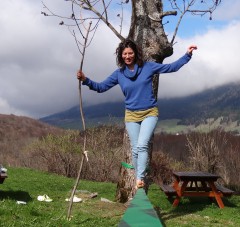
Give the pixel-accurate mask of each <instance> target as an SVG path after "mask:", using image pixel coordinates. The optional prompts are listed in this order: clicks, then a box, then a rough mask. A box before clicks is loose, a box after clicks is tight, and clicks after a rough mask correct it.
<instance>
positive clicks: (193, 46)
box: [187, 45, 197, 54]
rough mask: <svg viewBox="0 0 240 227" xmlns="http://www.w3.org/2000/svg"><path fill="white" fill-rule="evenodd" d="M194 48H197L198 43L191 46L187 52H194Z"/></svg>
mask: <svg viewBox="0 0 240 227" xmlns="http://www.w3.org/2000/svg"><path fill="white" fill-rule="evenodd" d="M193 50H197V46H196V45H191V46H189V47H188V49H187V53H188V54H192V52H193Z"/></svg>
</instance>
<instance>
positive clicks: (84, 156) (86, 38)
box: [67, 22, 92, 220]
mask: <svg viewBox="0 0 240 227" xmlns="http://www.w3.org/2000/svg"><path fill="white" fill-rule="evenodd" d="M91 24H92V22H90V23H89V27H88V29H87V34H86V37H85V38H84V39H85V41H84V46H83V52H82V59H81V63H80V68H79V69H80V70H82V68H83V61H84V56H85V50H86V46H87V41H88V34H89V32H90V28H91ZM81 85H82V84H81V81H80V80H79V101H80V113H81V119H82V124H83V135H84V142H83V152H82V160H81V163H80V167H79V170H78V175H77V179H76V182H75V185H74V187H73V189H72V193H71V197H70V200H69V207H68V213H67V219H68V220H70V216H71V211H72V204H73V197H74V195H75V192H76V189H77V187H78V184H79V181H80V176H81V172H82V166H83V162H84V160H85V158H86V159H87V153H86V141H87V137H86V124H85V118H84V113H83V105H82V86H81Z"/></svg>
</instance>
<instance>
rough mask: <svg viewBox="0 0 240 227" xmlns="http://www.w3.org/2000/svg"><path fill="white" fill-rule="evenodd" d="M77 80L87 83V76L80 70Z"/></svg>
mask: <svg viewBox="0 0 240 227" xmlns="http://www.w3.org/2000/svg"><path fill="white" fill-rule="evenodd" d="M77 78H78V79H79V80H80V81H85V80H86V76H85V75H84V73H83V72H82V71H81V70H79V71H78V72H77Z"/></svg>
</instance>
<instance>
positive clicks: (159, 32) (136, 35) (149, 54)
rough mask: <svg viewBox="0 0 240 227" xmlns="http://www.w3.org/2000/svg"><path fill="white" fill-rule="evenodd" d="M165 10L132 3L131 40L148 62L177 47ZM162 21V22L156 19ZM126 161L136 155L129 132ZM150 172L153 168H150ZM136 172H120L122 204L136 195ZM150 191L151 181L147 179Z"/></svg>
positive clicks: (154, 1) (154, 2)
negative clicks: (168, 31)
mask: <svg viewBox="0 0 240 227" xmlns="http://www.w3.org/2000/svg"><path fill="white" fill-rule="evenodd" d="M162 15H163V7H162V1H159V0H148V1H145V0H132V18H131V27H130V31H129V35H128V38H131V39H133V40H134V41H135V42H136V43H137V44H138V45H139V46H140V47H141V48H142V50H143V55H144V60H146V61H155V62H159V63H162V61H163V60H164V58H166V57H168V56H171V55H172V54H173V48H172V45H171V43H169V41H168V39H167V36H166V34H165V32H164V28H163V24H162V20H161V18H162ZM152 18H158V19H159V20H158V21H156V20H153V19H152ZM158 81H159V75H154V79H153V91H154V95H155V97H156V98H157V95H158ZM152 141H153V140H151V142H150V145H149V161H148V163H151V157H152V148H153V146H152V145H153V144H152ZM123 150H124V157H125V160H124V161H125V162H127V163H129V164H132V153H131V148H130V145H129V139H128V137H127V134H126V133H125V136H124V141H123ZM148 169H150V167H149V168H148ZM134 178H135V176H134V171H133V170H131V169H126V168H124V167H123V166H122V167H121V170H120V179H119V182H118V187H117V193H116V199H117V200H118V201H120V202H123V203H124V202H127V201H128V200H129V199H130V198H131V197H132V196H133V195H134V194H135V179H134ZM146 179H147V181H146V188H145V189H146V191H147V190H148V186H149V182H150V179H149V177H148V176H147V177H146Z"/></svg>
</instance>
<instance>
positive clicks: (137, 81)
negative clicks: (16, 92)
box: [77, 39, 197, 188]
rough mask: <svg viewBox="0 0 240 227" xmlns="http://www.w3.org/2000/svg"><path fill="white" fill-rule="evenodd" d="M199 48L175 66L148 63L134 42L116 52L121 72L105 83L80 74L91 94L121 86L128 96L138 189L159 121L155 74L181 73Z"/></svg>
mask: <svg viewBox="0 0 240 227" xmlns="http://www.w3.org/2000/svg"><path fill="white" fill-rule="evenodd" d="M196 49H197V46H195V45H191V46H189V48H188V50H187V53H186V54H185V55H183V57H181V58H180V59H178V60H177V61H175V62H173V63H171V64H159V63H155V62H144V61H143V56H142V51H141V49H140V48H139V47H138V46H137V45H136V44H135V43H134V42H133V41H132V40H130V39H126V40H124V41H123V42H121V43H120V44H119V46H118V48H117V49H116V56H117V57H116V62H117V65H118V66H119V68H118V69H117V70H115V71H114V72H113V73H112V74H111V75H110V76H109V77H107V78H106V79H105V80H104V81H102V82H100V83H97V82H94V81H92V80H90V79H89V78H87V77H86V76H85V75H84V73H83V72H82V71H78V73H77V78H78V79H79V80H81V81H82V84H83V85H87V86H88V87H89V88H90V89H91V90H94V91H97V92H105V91H107V90H109V89H110V88H112V87H113V86H115V85H117V84H119V85H120V87H121V89H122V92H123V94H124V96H125V107H126V111H125V124H126V129H127V132H128V135H129V138H130V143H131V148H132V157H133V165H134V169H135V173H136V188H141V187H143V186H144V176H145V172H146V166H147V161H148V147H149V141H150V139H151V136H152V135H153V132H154V129H155V127H156V124H157V121H158V108H157V100H156V99H155V97H154V94H153V89H152V79H153V75H154V74H159V73H170V72H176V71H178V70H179V69H180V68H181V67H182V66H183V65H184V64H186V63H187V62H188V61H189V60H190V59H191V56H192V52H193V50H196Z"/></svg>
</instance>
